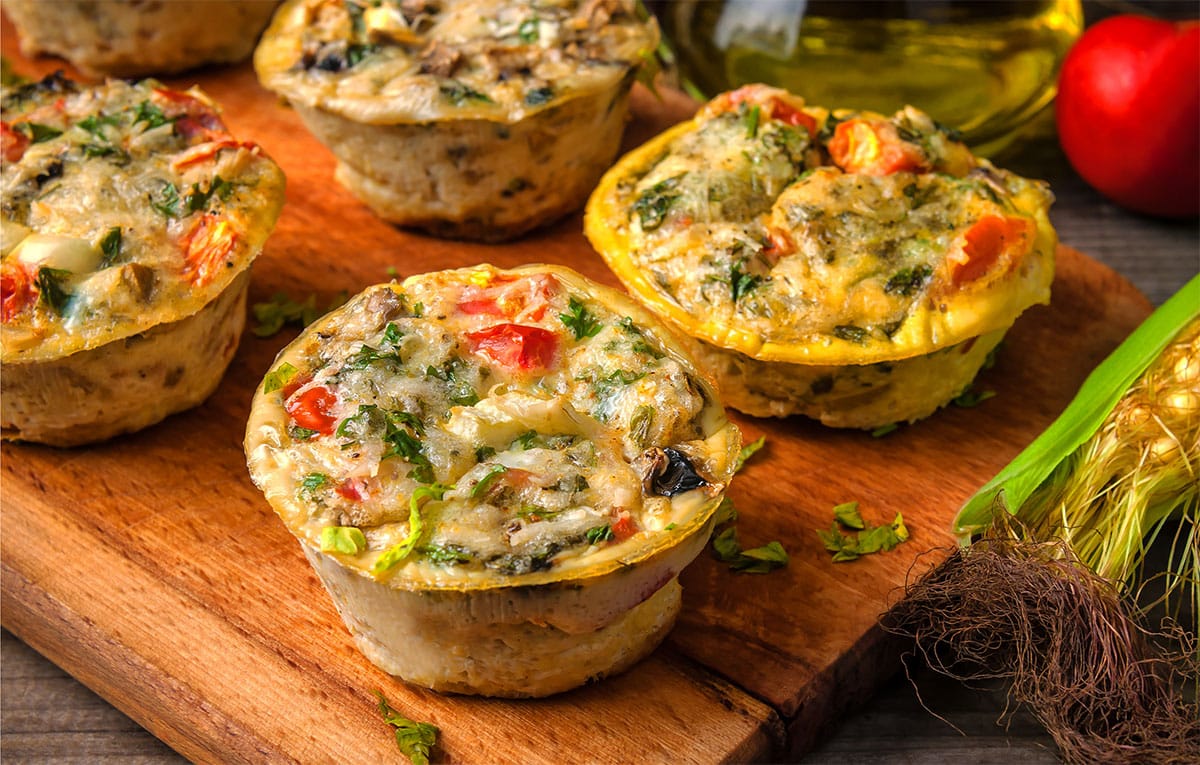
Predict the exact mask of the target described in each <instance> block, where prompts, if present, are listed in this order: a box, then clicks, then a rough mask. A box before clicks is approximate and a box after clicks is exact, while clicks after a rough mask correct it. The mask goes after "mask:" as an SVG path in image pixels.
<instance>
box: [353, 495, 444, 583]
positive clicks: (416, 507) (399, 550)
mask: <svg viewBox="0 0 1200 765" xmlns="http://www.w3.org/2000/svg"><path fill="white" fill-rule="evenodd" d="M450 488H451V487H449V486H445V485H443V484H440V483H435V484H430V485H429V486H419V487H417V489H416V491H414V492H413V493H412V496H411V497H409V498H408V535H407V536H406V537H405V538H404V539H403V540H402V541H401V542H399V543H397V544H395V545H392V546H391V547H389V548H388V549H387V550H386V551H385V552H384V553H383V555H381V556H379V558H378V559H377V560H376V561H375V563H374V565H372V566H371V573H372V574H381V573H383V572H385V571H388V570H389V569H391V568H392V567H394V566H395V565H396V564H397V563H399V562H400V561H402V560H404V559H405V558H407V557H408V556H409V554H410V553H412V551H413V550H414V549H415V548H416V546H417V543H418V542H420V541H421V535H422V534H423V533H424V532H425V525H424V521H423V520H422V519H421V502H422V501H423V500H426V499H432V500H437V501H441V499H442V497H443V496H444V495H445V494H446V492H447V491H449V490H450Z"/></svg>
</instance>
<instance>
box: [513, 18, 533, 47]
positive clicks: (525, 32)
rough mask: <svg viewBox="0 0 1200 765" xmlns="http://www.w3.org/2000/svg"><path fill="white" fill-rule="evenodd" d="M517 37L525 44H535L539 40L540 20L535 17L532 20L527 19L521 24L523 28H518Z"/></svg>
mask: <svg viewBox="0 0 1200 765" xmlns="http://www.w3.org/2000/svg"><path fill="white" fill-rule="evenodd" d="M517 37H518V38H520V40H521V42H523V43H534V42H537V40H538V20H537V17H536V16H534V17H533V18H531V19H525V20H524V21H522V22H521V26H519V27H517Z"/></svg>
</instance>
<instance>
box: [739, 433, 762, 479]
mask: <svg viewBox="0 0 1200 765" xmlns="http://www.w3.org/2000/svg"><path fill="white" fill-rule="evenodd" d="M766 444H767V437H766V436H760V437H759V438H758V440H757V441H752V442H750V443H748V444H746V445H745V446H743V447H742V450H741V451H740V452H738V456H737V459H736V460H734V462H733V472H735V473H736V472H738V471H739V470H741V469H742V466H743V465H745V464H746V460H748V459H750V458H751V457H753V456H754V455H755V454H757V453H758V450H759V449H761V448H763V447H764V446H766Z"/></svg>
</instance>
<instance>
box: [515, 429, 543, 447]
mask: <svg viewBox="0 0 1200 765" xmlns="http://www.w3.org/2000/svg"><path fill="white" fill-rule="evenodd" d="M513 443H515V444H519V445H520V446H521V448H522V449H525V450H529V449H532V448H533V447H535V446H537V443H538V433H537V431H536V430H527V431H525V432H524V433H522V434H521V435H519V436H517V437H516V438H515V439H514V440H513Z"/></svg>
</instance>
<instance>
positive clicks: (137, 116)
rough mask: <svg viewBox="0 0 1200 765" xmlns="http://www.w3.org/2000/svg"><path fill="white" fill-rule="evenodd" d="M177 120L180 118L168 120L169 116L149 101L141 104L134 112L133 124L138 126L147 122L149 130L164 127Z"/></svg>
mask: <svg viewBox="0 0 1200 765" xmlns="http://www.w3.org/2000/svg"><path fill="white" fill-rule="evenodd" d="M176 119H178V118H168V117H167V115H165V114H163V111H162V109H159V108H158V107H157V106H156V105H154V104H152V103H150V102H149V101H143V102H141V103H140V104H138V105H137V107H136V108H135V109H134V111H133V124H134V125H136V124H138V123H139V122H145V123H146V129H147V130H153V129H154V128H156V127H162V126H163V125H166V124H169V123H171V122H174V121H175V120H176Z"/></svg>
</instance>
